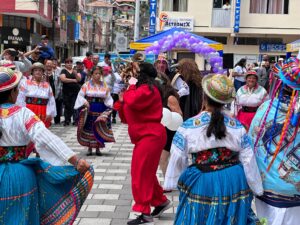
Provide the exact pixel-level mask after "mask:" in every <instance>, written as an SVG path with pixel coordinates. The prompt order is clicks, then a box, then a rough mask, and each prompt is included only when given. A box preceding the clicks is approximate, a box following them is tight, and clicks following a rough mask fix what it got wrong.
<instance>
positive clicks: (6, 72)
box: [0, 67, 93, 225]
mask: <svg viewBox="0 0 300 225" xmlns="http://www.w3.org/2000/svg"><path fill="white" fill-rule="evenodd" d="M21 76H22V74H21V73H20V72H16V71H15V72H14V71H12V70H10V69H7V68H3V67H0V223H1V224H9V225H18V224H32V225H40V224H42V225H52V224H73V222H74V220H75V219H76V216H77V215H78V213H79V211H80V208H81V206H82V204H83V202H84V201H85V199H86V198H87V196H88V193H89V191H90V190H91V188H92V185H93V169H92V168H90V166H89V164H88V163H87V162H86V161H85V160H83V159H80V158H77V156H76V155H75V153H74V152H73V151H72V150H71V149H70V148H68V147H67V146H66V144H65V143H64V142H63V141H62V140H61V139H60V138H58V137H57V136H56V135H54V134H53V133H52V132H50V131H49V130H48V129H47V128H46V127H45V125H44V123H42V122H41V120H40V119H39V118H38V117H37V116H36V115H35V114H34V113H33V112H32V111H31V110H29V109H27V108H25V107H21V106H18V105H16V104H15V101H16V98H17V96H18V83H19V81H20V79H21ZM31 141H32V142H34V143H35V147H36V150H37V151H38V152H39V154H40V156H41V159H43V160H41V159H39V158H28V154H27V152H26V146H27V145H28V144H29V142H31ZM44 160H46V161H44ZM68 162H69V163H71V164H72V165H73V166H65V164H66V163H68Z"/></svg>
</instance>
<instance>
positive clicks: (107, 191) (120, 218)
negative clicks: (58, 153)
mask: <svg viewBox="0 0 300 225" xmlns="http://www.w3.org/2000/svg"><path fill="white" fill-rule="evenodd" d="M51 130H52V131H53V132H54V133H55V134H57V135H58V136H59V137H61V138H62V139H63V140H64V141H65V142H66V144H67V145H68V146H70V147H71V148H72V149H73V150H74V151H76V152H77V153H78V154H79V155H80V157H83V158H85V159H87V160H88V162H89V163H91V164H92V165H93V166H94V169H95V182H94V186H93V188H92V190H91V193H90V195H89V196H88V199H87V200H86V202H85V204H84V205H83V207H82V209H81V212H80V214H79V216H78V218H77V220H76V222H75V223H74V224H77V225H95V224H100V225H126V224H127V221H128V219H129V218H135V213H133V212H131V205H132V204H133V200H132V199H133V198H132V195H131V187H130V162H131V155H132V149H133V145H132V144H131V142H130V140H129V137H128V133H127V126H126V125H123V124H120V121H117V124H114V125H113V131H114V135H115V139H116V143H112V144H107V146H106V148H105V149H103V151H102V153H103V156H100V157H99V156H97V157H96V156H90V157H87V156H85V154H86V153H87V150H86V148H85V147H82V146H80V145H79V144H78V142H77V137H76V127H74V126H68V127H63V126H52V128H51ZM157 176H158V178H159V180H160V181H163V178H162V174H161V172H160V171H158V173H157ZM168 198H169V199H170V200H172V201H173V204H174V206H173V208H171V209H169V210H168V211H166V212H165V213H164V214H163V215H162V217H161V218H160V219H155V224H156V225H171V224H173V220H174V212H175V210H176V206H177V205H178V192H177V191H176V192H172V193H170V194H168Z"/></svg>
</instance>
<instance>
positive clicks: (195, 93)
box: [178, 59, 203, 120]
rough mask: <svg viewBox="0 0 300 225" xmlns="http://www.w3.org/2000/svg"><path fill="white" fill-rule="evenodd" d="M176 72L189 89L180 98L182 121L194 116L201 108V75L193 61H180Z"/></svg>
mask: <svg viewBox="0 0 300 225" xmlns="http://www.w3.org/2000/svg"><path fill="white" fill-rule="evenodd" d="M178 71H179V73H180V74H181V75H182V77H183V79H184V81H185V82H186V84H187V86H188V87H189V94H188V95H185V96H183V97H181V98H180V107H181V110H182V112H183V120H186V119H188V118H190V117H193V116H196V115H197V114H199V113H200V110H201V108H202V92H203V91H202V85H201V81H202V75H201V73H200V71H199V69H198V66H197V64H196V62H195V60H193V59H181V60H180V61H179V64H178Z"/></svg>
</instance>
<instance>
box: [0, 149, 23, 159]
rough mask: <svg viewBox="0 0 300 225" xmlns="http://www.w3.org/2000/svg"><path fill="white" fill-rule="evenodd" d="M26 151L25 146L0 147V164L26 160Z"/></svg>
mask: <svg viewBox="0 0 300 225" xmlns="http://www.w3.org/2000/svg"><path fill="white" fill-rule="evenodd" d="M26 149H27V146H0V163H4V162H19V161H21V160H23V159H27V156H26Z"/></svg>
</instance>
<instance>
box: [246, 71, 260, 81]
mask: <svg viewBox="0 0 300 225" xmlns="http://www.w3.org/2000/svg"><path fill="white" fill-rule="evenodd" d="M249 76H255V77H256V79H258V76H257V73H256V72H255V71H254V70H249V71H247V74H246V79H247V77H249Z"/></svg>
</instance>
